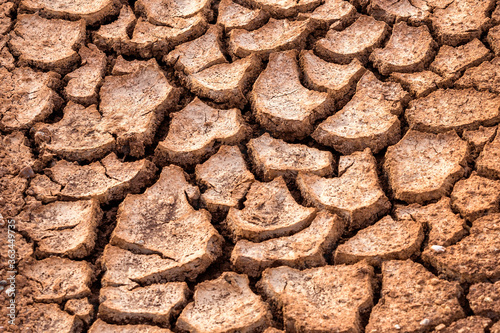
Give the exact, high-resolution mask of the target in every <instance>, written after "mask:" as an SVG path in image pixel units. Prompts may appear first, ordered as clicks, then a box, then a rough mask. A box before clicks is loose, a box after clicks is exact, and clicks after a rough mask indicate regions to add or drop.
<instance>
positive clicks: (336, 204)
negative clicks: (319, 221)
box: [297, 149, 391, 230]
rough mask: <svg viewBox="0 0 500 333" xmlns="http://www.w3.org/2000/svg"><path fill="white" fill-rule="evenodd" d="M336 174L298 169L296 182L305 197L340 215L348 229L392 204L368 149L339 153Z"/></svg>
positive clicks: (310, 201) (365, 222) (355, 226)
mask: <svg viewBox="0 0 500 333" xmlns="http://www.w3.org/2000/svg"><path fill="white" fill-rule="evenodd" d="M338 174H339V177H336V178H322V177H319V176H316V175H311V174H306V173H299V175H298V176H297V186H298V187H299V189H300V192H301V194H302V196H303V197H304V200H305V201H306V202H307V203H309V204H313V205H314V206H316V207H319V208H320V209H327V210H330V211H332V212H334V213H335V214H338V215H340V216H341V217H342V218H343V219H344V220H346V221H347V222H348V227H349V229H350V230H354V229H360V228H363V227H366V226H367V225H369V224H370V223H371V222H373V221H375V220H376V219H377V218H378V217H380V216H383V215H385V214H386V213H387V212H388V211H389V209H390V208H391V203H390V202H389V199H388V198H387V197H386V196H385V193H384V191H383V190H382V187H381V186H380V182H379V179H378V173H377V162H376V160H375V158H374V157H373V155H372V154H371V152H370V150H369V149H365V150H364V151H362V152H356V153H353V154H352V155H349V156H340V160H339V172H338Z"/></svg>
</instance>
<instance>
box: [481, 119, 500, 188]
mask: <svg viewBox="0 0 500 333" xmlns="http://www.w3.org/2000/svg"><path fill="white" fill-rule="evenodd" d="M476 167H477V172H478V173H479V174H480V175H481V176H485V177H489V178H495V179H500V130H498V128H497V135H496V136H495V138H494V139H493V141H491V142H489V143H487V144H486V145H485V146H484V149H483V151H482V152H481V154H480V155H479V158H478V159H477V160H476Z"/></svg>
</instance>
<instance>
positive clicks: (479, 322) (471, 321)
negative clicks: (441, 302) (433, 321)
mask: <svg viewBox="0 0 500 333" xmlns="http://www.w3.org/2000/svg"><path fill="white" fill-rule="evenodd" d="M491 323H492V322H491V319H488V318H484V317H478V316H470V317H467V318H463V319H459V320H457V321H456V322H454V323H453V324H451V325H449V326H448V327H444V325H442V324H441V325H439V326H438V327H436V329H435V330H434V331H433V333H457V332H458V333H465V332H471V333H486V332H489V330H488V331H486V330H487V329H488V327H490V326H491Z"/></svg>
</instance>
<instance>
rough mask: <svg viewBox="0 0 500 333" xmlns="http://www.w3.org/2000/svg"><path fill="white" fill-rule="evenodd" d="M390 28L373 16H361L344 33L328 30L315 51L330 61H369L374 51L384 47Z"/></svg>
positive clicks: (342, 62) (318, 42) (343, 62)
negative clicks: (355, 59)
mask: <svg viewBox="0 0 500 333" xmlns="http://www.w3.org/2000/svg"><path fill="white" fill-rule="evenodd" d="M388 31H389V26H388V25H387V24H386V23H385V22H382V21H377V20H375V19H374V18H373V17H371V16H364V15H362V16H360V17H359V18H358V19H357V20H356V21H355V22H354V23H353V24H351V25H350V26H348V27H347V28H346V29H344V30H342V31H337V30H335V29H330V30H328V33H327V34H326V36H325V38H322V39H320V40H319V41H317V42H316V45H315V48H314V50H315V51H316V53H317V54H318V55H320V56H321V57H323V58H325V59H326V60H328V61H332V62H337V63H341V64H348V63H349V62H351V61H352V60H353V59H354V58H357V59H358V60H359V61H361V62H362V63H366V62H367V61H368V57H369V55H370V53H371V52H372V51H373V49H375V48H377V47H379V46H381V45H382V42H383V41H384V39H385V36H386V35H387V33H388Z"/></svg>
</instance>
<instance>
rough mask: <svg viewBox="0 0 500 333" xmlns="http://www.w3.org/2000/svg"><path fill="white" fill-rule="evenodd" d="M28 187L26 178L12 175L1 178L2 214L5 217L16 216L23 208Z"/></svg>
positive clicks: (0, 200)
mask: <svg viewBox="0 0 500 333" xmlns="http://www.w3.org/2000/svg"><path fill="white" fill-rule="evenodd" d="M27 187H28V180H27V179H26V178H23V177H20V176H11V175H7V176H4V177H1V178H0V214H2V215H3V217H4V218H8V217H14V216H16V215H17V214H18V213H19V212H20V211H21V210H22V209H23V206H24V204H25V201H24V195H23V193H24V191H25V190H26V188H27Z"/></svg>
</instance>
